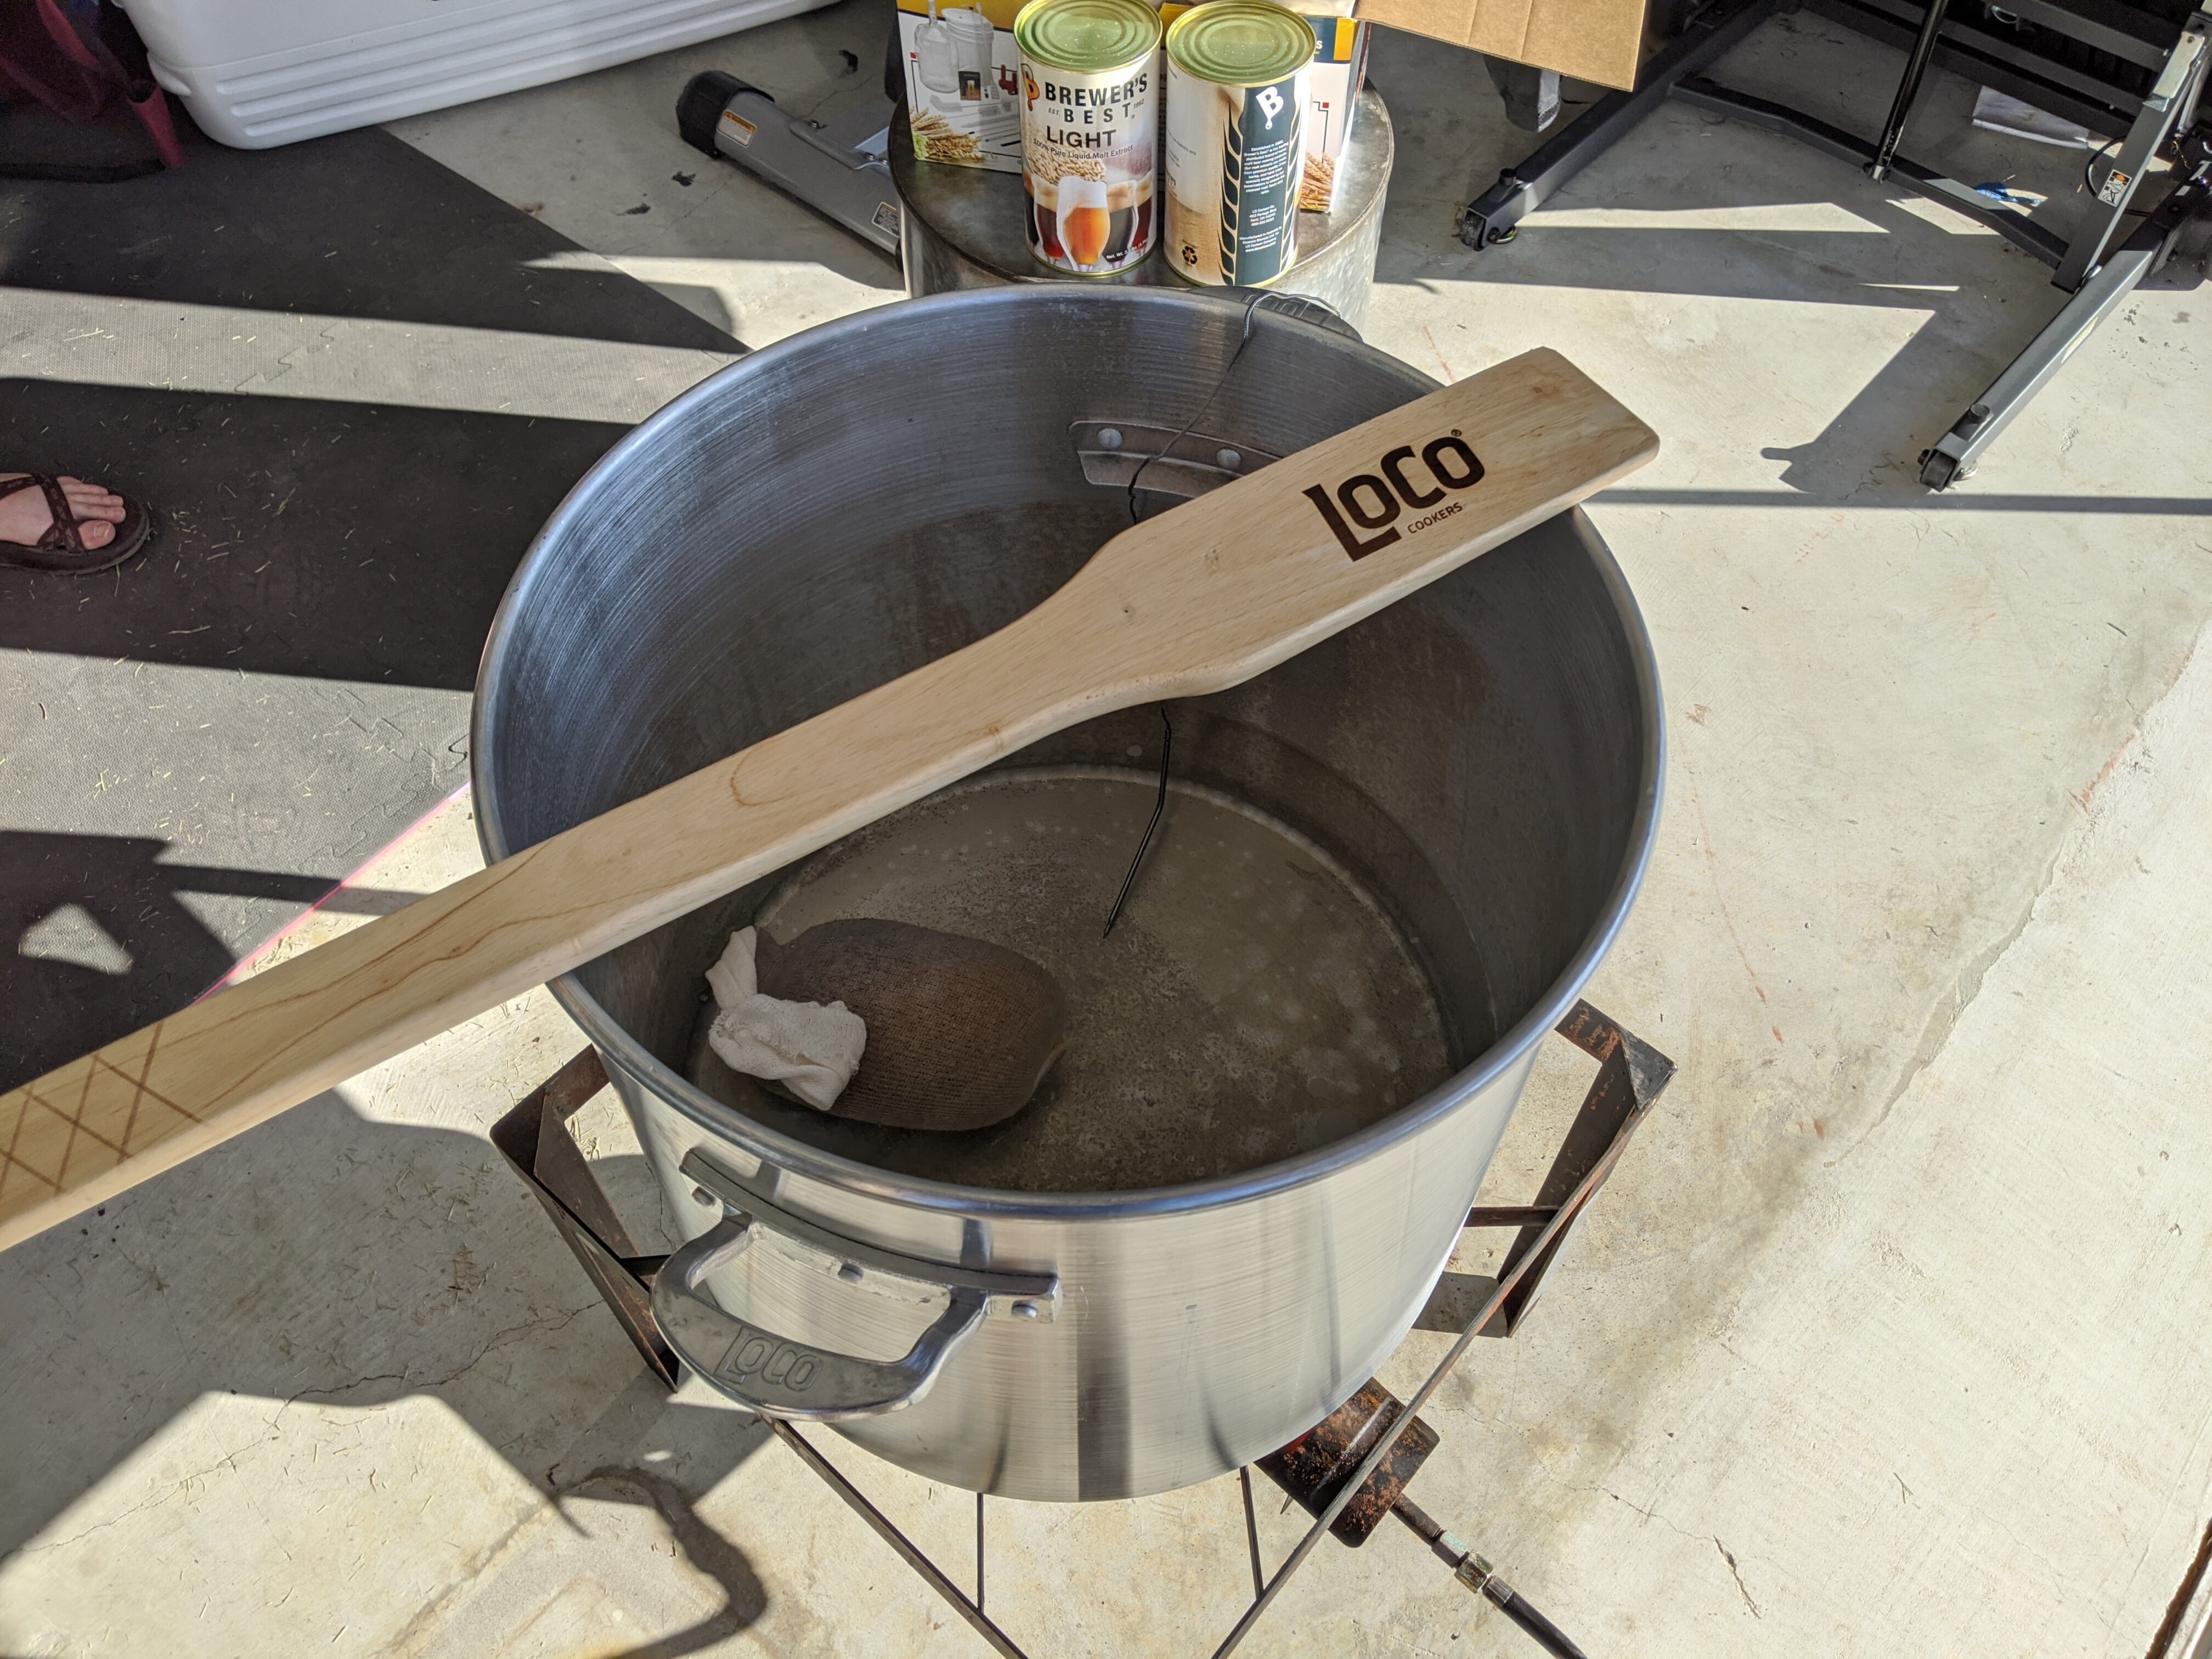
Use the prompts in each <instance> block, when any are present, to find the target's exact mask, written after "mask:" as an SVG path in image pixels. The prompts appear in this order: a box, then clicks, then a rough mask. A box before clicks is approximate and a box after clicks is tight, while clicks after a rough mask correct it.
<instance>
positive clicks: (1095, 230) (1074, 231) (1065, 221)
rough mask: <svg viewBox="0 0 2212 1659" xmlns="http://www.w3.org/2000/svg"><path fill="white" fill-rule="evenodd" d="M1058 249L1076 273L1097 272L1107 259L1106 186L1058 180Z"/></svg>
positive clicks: (1109, 220) (1110, 224) (1109, 221)
mask: <svg viewBox="0 0 2212 1659" xmlns="http://www.w3.org/2000/svg"><path fill="white" fill-rule="evenodd" d="M1056 193H1057V195H1058V197H1059V198H1060V249H1061V251H1062V252H1065V253H1066V255H1067V262H1068V263H1069V264H1072V265H1073V266H1074V267H1075V268H1076V269H1077V270H1097V268H1098V264H1099V262H1100V261H1101V260H1103V258H1105V257H1106V241H1107V236H1108V234H1109V232H1110V231H1111V230H1112V228H1113V220H1112V217H1111V216H1109V214H1108V213H1107V211H1106V186H1105V185H1103V183H1101V182H1100V181H1099V180H1097V179H1077V178H1067V179H1061V180H1060V189H1059V191H1057V192H1056Z"/></svg>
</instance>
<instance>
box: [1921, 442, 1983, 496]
mask: <svg viewBox="0 0 2212 1659" xmlns="http://www.w3.org/2000/svg"><path fill="white" fill-rule="evenodd" d="M1965 477H1972V474H1971V473H1967V472H1961V471H1959V462H1958V459H1957V458H1956V457H1955V456H1951V455H1946V454H1945V453H1943V452H1942V450H1940V449H1923V450H1922V451H1921V452H1920V482H1921V483H1923V484H1926V485H1927V486H1928V488H1929V489H1949V488H1950V487H1951V486H1952V485H1953V484H1954V483H1958V482H1959V480H1960V479H1961V478H1965Z"/></svg>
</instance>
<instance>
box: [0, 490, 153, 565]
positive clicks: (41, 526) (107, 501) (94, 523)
mask: <svg viewBox="0 0 2212 1659" xmlns="http://www.w3.org/2000/svg"><path fill="white" fill-rule="evenodd" d="M23 476H24V475H23V474H21V473H20V472H0V483H6V482H7V481H8V480H9V479H10V478H20V477H23ZM59 482H60V483H61V487H62V493H63V494H64V495H67V496H68V497H69V504H70V513H71V514H72V515H73V516H74V517H75V518H76V520H77V534H78V535H80V536H82V538H84V544H85V545H86V546H87V547H88V548H101V547H105V546H106V545H107V544H108V543H110V542H112V541H113V540H114V539H115V526H117V525H118V524H121V523H122V522H123V497H121V496H120V495H116V494H114V493H113V492H112V491H110V490H106V489H101V488H100V486H99V485H98V484H91V483H85V482H84V481H83V480H82V479H81V478H70V477H64V478H62V479H61V480H59ZM53 522H54V513H53V509H52V507H48V506H47V505H46V492H45V491H44V490H42V489H19V490H17V491H16V492H15V494H14V495H0V542H18V543H21V544H22V545H23V546H25V547H33V546H35V545H37V544H38V540H39V538H40V537H41V536H43V535H45V534H46V532H47V531H49V530H51V529H52V527H53Z"/></svg>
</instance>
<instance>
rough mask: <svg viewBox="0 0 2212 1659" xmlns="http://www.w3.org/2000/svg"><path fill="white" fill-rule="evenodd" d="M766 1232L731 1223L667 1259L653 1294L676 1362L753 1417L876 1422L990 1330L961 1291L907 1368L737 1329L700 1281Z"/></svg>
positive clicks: (979, 1308)
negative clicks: (982, 1329)
mask: <svg viewBox="0 0 2212 1659" xmlns="http://www.w3.org/2000/svg"><path fill="white" fill-rule="evenodd" d="M759 1231H760V1223H759V1222H758V1221H757V1220H755V1219H753V1218H751V1217H750V1216H725V1217H724V1218H722V1219H721V1220H720V1221H718V1222H717V1223H715V1224H714V1228H713V1229H712V1230H711V1231H708V1232H707V1233H704V1234H702V1236H701V1237H697V1238H695V1239H693V1240H692V1241H691V1242H690V1243H689V1244H686V1245H685V1246H684V1248H683V1249H680V1250H678V1251H677V1252H676V1254H675V1255H671V1256H670V1257H669V1258H668V1262H667V1265H666V1266H665V1267H662V1268H661V1270H660V1276H659V1279H656V1280H655V1281H654V1283H653V1319H654V1321H655V1322H657V1323H658V1324H659V1327H660V1334H661V1335H662V1336H664V1337H665V1338H666V1339H667V1341H668V1346H670V1347H671V1348H673V1349H675V1350H676V1354H677V1358H679V1359H681V1360H683V1362H684V1364H687V1365H689V1366H690V1368H691V1369H692V1370H695V1371H696V1372H698V1373H699V1375H700V1376H703V1377H704V1378H706V1379H707V1381H708V1383H711V1384H712V1385H713V1386H714V1388H715V1389H718V1390H720V1392H721V1393H723V1394H726V1395H728V1396H729V1397H730V1398H731V1399H732V1400H734V1401H737V1402H738V1404H739V1405H740V1406H743V1407H745V1408H746V1409H747V1410H749V1411H754V1412H758V1413H760V1414H761V1415H762V1416H763V1417H781V1418H787V1419H792V1420H794V1421H797V1422H802V1423H829V1422H835V1421H836V1420H837V1419H840V1418H846V1417H875V1416H878V1415H880V1414H881V1413H884V1412H895V1411H896V1410H898V1408H899V1407H902V1406H910V1405H912V1404H913V1403H914V1402H915V1401H917V1400H919V1399H921V1397H922V1395H925V1394H927V1393H928V1392H929V1388H930V1384H932V1383H934V1382H936V1381H937V1374H938V1373H939V1371H940V1370H944V1368H945V1361H946V1360H948V1359H950V1358H951V1357H952V1356H953V1355H954V1354H955V1353H957V1352H959V1351H960V1348H961V1346H962V1345H963V1344H964V1343H965V1342H966V1341H967V1340H968V1339H969V1337H971V1336H973V1335H975V1328H976V1327H977V1326H979V1325H981V1323H982V1322H983V1298H982V1297H981V1295H980V1294H979V1293H977V1292H976V1291H969V1290H956V1291H953V1292H952V1293H951V1297H949V1298H948V1299H947V1301H946V1303H945V1311H944V1312H943V1313H942V1314H940V1315H939V1316H938V1318H937V1322H935V1323H934V1324H933V1325H932V1326H931V1327H930V1328H928V1329H927V1330H926V1331H924V1332H923V1333H922V1334H921V1336H919V1337H918V1338H916V1339H915V1345H914V1346H913V1347H912V1348H910V1349H908V1351H907V1355H906V1358H903V1359H894V1360H890V1361H878V1360H870V1359H855V1358H853V1356H852V1355H850V1354H842V1353H830V1352H826V1351H825V1350H823V1349H820V1348H810V1347H808V1346H805V1344H803V1343H799V1342H793V1341H792V1340H790V1339H789V1338H787V1337H781V1336H778V1335H776V1334H775V1332H773V1331H769V1330H765V1329H763V1328H761V1327H760V1326H758V1325H749V1324H747V1323H746V1322H744V1321H743V1320H741V1319H732V1317H731V1316H729V1315H727V1314H726V1313H724V1312H723V1311H722V1310H720V1308H718V1307H716V1306H715V1305H714V1304H713V1303H711V1302H709V1301H708V1300H707V1298H706V1297H703V1296H702V1295H701V1294H700V1292H699V1290H698V1283H699V1280H700V1279H703V1278H704V1277H705V1276H706V1275H707V1274H708V1273H713V1272H714V1270H715V1269H716V1268H718V1267H722V1266H724V1265H726V1263H727V1262H728V1261H730V1260H731V1259H732V1257H734V1256H736V1255H738V1254H740V1253H741V1252H742V1251H744V1249H746V1248H747V1247H748V1246H750V1244H751V1243H752V1242H753V1240H754V1238H755V1237H757V1235H758V1233H759Z"/></svg>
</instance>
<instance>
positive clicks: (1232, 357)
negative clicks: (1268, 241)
mask: <svg viewBox="0 0 2212 1659" xmlns="http://www.w3.org/2000/svg"><path fill="white" fill-rule="evenodd" d="M1266 298H1267V295H1266V294H1264V293H1261V294H1255V295H1253V296H1252V298H1251V301H1250V302H1249V304H1247V305H1246V306H1245V307H1244V333H1243V337H1242V338H1240V339H1239V340H1238V341H1237V349H1236V350H1234V351H1232V352H1231V353H1230V354H1229V365H1228V367H1227V368H1224V369H1223V370H1222V371H1221V378H1220V379H1219V380H1216V381H1215V382H1214V383H1213V390H1212V391H1211V392H1207V393H1206V401H1205V402H1204V403H1202V404H1200V405H1199V406H1198V413H1197V414H1195V415H1194V416H1191V417H1190V418H1189V419H1188V420H1187V421H1185V422H1183V423H1182V431H1180V432H1178V433H1176V435H1175V436H1174V437H1172V438H1170V439H1169V440H1168V441H1167V443H1166V445H1165V447H1163V448H1162V449H1161V451H1160V452H1159V454H1158V455H1147V456H1146V457H1145V459H1143V460H1141V461H1139V463H1138V464H1137V470H1136V471H1134V472H1132V473H1131V474H1130V475H1129V522H1130V523H1131V524H1142V523H1143V522H1144V515H1143V514H1142V513H1139V512H1138V511H1137V480H1138V479H1139V478H1141V477H1144V476H1145V469H1146V467H1148V466H1150V465H1152V463H1153V462H1154V461H1157V460H1158V459H1160V456H1162V455H1166V454H1168V453H1170V452H1171V451H1172V450H1173V449H1174V448H1175V447H1176V445H1177V444H1179V443H1181V442H1182V441H1183V440H1184V439H1185V438H1188V436H1190V429H1191V428H1193V427H1194V426H1196V425H1197V424H1198V423H1199V422H1200V421H1201V420H1203V419H1204V418H1205V417H1206V410H1209V409H1211V408H1212V407H1213V400H1214V399H1215V398H1218V397H1219V396H1220V395H1221V388H1222V387H1223V386H1227V385H1228V384H1229V377H1230V376H1231V374H1235V373H1236V371H1237V359H1239V358H1240V357H1242V356H1243V355H1244V348H1245V347H1246V346H1248V345H1249V344H1251V343H1252V313H1254V312H1255V311H1257V310H1259V308H1260V301H1262V300H1264V299H1266ZM1107 931H1108V932H1109V933H1110V932H1112V931H1113V924H1112V923H1110V922H1109V923H1108V924H1107Z"/></svg>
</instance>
